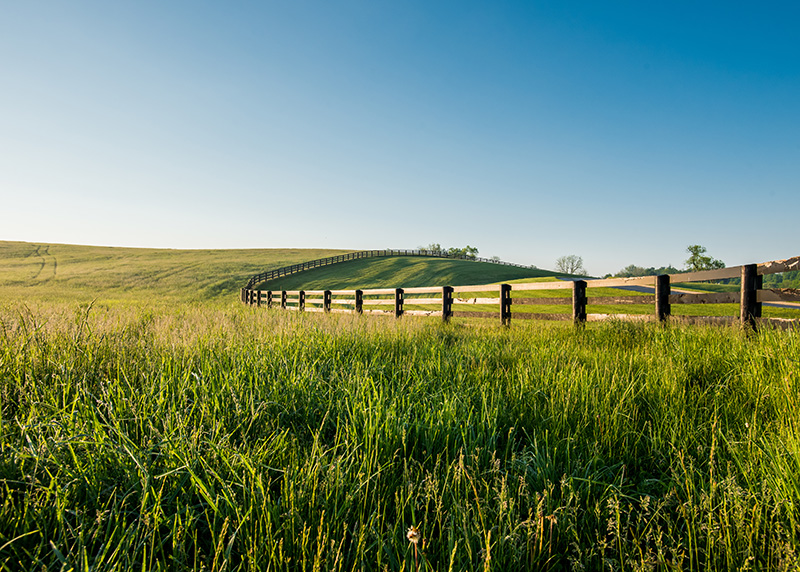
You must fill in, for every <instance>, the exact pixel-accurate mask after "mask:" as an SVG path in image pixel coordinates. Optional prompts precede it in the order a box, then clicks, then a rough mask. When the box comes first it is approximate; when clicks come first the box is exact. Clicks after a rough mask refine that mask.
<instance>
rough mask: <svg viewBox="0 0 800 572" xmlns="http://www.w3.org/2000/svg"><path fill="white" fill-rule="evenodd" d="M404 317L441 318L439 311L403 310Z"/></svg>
mask: <svg viewBox="0 0 800 572" xmlns="http://www.w3.org/2000/svg"><path fill="white" fill-rule="evenodd" d="M403 315H404V316H426V317H429V316H435V317H437V318H441V317H442V311H441V310H405V309H404V310H403Z"/></svg>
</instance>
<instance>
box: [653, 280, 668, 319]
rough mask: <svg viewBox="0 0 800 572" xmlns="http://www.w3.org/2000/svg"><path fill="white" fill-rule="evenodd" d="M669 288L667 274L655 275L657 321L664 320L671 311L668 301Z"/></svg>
mask: <svg viewBox="0 0 800 572" xmlns="http://www.w3.org/2000/svg"><path fill="white" fill-rule="evenodd" d="M671 290H672V288H671V287H670V285H669V274H661V275H659V276H656V318H658V321H659V322H666V321H667V318H669V315H670V314H671V313H672V306H671V305H670V303H669V294H670V291H671Z"/></svg>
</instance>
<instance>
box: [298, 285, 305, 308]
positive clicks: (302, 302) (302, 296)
mask: <svg viewBox="0 0 800 572" xmlns="http://www.w3.org/2000/svg"><path fill="white" fill-rule="evenodd" d="M297 309H298V310H300V311H301V312H302V311H303V310H305V309H306V291H305V290H300V292H298V293H297Z"/></svg>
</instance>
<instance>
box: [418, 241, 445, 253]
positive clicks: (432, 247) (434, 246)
mask: <svg viewBox="0 0 800 572" xmlns="http://www.w3.org/2000/svg"><path fill="white" fill-rule="evenodd" d="M417 250H421V251H422V252H430V253H435V252H443V251H444V248H442V245H441V244H439V243H438V242H431V243H430V244H429V245H428V246H420V247H418V248H417Z"/></svg>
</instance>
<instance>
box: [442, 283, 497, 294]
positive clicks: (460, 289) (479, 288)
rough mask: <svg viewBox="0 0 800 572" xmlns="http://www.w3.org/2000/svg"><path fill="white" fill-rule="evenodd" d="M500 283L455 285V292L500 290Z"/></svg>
mask: <svg viewBox="0 0 800 572" xmlns="http://www.w3.org/2000/svg"><path fill="white" fill-rule="evenodd" d="M499 291H500V284H483V285H481V286H453V292H455V293H456V294H457V293H459V292H499Z"/></svg>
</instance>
